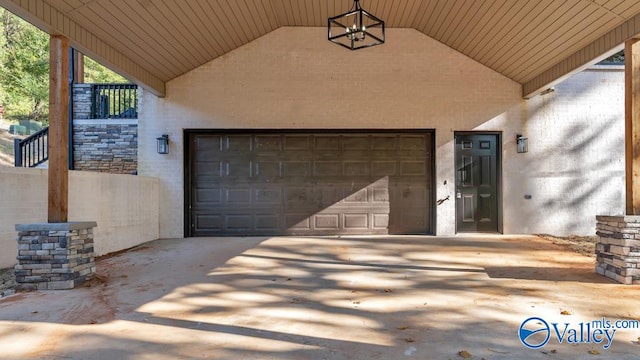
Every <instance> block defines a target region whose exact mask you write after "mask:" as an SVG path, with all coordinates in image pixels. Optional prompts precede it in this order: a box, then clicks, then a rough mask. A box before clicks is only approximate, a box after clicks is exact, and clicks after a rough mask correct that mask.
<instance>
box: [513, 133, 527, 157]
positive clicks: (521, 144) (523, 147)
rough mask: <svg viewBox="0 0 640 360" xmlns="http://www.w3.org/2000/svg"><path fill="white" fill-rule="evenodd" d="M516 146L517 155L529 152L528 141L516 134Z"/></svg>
mask: <svg viewBox="0 0 640 360" xmlns="http://www.w3.org/2000/svg"><path fill="white" fill-rule="evenodd" d="M516 144H517V146H518V153H520V154H523V153H526V152H528V151H529V139H528V138H526V137H524V136H522V135H520V134H518V135H516Z"/></svg>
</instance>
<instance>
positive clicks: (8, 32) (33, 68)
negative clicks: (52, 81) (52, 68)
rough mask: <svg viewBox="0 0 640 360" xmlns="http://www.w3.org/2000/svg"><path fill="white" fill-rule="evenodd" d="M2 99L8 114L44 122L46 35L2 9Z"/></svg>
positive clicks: (47, 90)
mask: <svg viewBox="0 0 640 360" xmlns="http://www.w3.org/2000/svg"><path fill="white" fill-rule="evenodd" d="M0 25H1V26H2V41H0V43H1V45H2V53H1V54H0V84H1V85H0V89H1V90H2V96H1V100H2V102H3V104H4V106H5V115H6V117H7V118H14V119H16V118H26V119H33V120H39V121H44V122H47V118H48V113H49V87H48V84H49V36H48V35H47V34H46V33H44V32H42V31H40V30H39V29H37V28H36V27H34V26H32V25H31V24H29V23H27V22H25V21H24V20H22V19H20V18H18V17H17V16H15V15H13V14H11V13H10V12H9V11H7V10H4V9H2V10H1V12H0Z"/></svg>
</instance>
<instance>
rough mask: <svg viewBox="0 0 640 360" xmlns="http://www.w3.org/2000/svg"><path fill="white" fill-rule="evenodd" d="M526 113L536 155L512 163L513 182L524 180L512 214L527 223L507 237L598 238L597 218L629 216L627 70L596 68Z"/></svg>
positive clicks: (508, 166) (517, 185) (513, 188)
mask: <svg viewBox="0 0 640 360" xmlns="http://www.w3.org/2000/svg"><path fill="white" fill-rule="evenodd" d="M526 105H527V106H526V107H524V108H523V111H525V112H526V115H525V116H523V118H525V119H526V120H525V122H524V130H523V131H524V132H523V134H524V135H525V136H527V137H528V138H529V152H528V153H527V154H515V155H514V156H513V157H511V158H509V159H508V160H509V161H507V162H506V163H505V178H509V179H515V180H517V181H509V182H507V186H506V187H505V207H507V206H508V207H509V208H511V209H513V210H512V211H514V212H515V213H516V214H518V215H519V216H510V217H508V218H505V221H507V219H508V227H507V226H506V225H507V224H506V223H505V229H507V228H508V229H513V230H512V231H517V232H522V233H551V234H558V235H569V234H585V235H595V226H596V222H595V220H594V218H595V216H596V215H622V214H623V213H624V207H625V200H624V196H625V191H624V190H625V178H624V176H625V175H624V70H623V69H622V67H619V68H618V69H617V70H616V69H610V70H603V68H599V69H598V68H597V67H595V68H593V69H590V70H587V71H584V72H581V73H579V74H576V75H574V76H573V77H571V78H569V79H568V80H566V81H564V82H562V83H560V84H559V85H557V86H556V87H555V92H552V93H550V94H547V95H542V96H538V97H535V98H533V99H531V100H529V101H528V102H527V104H526ZM507 140H509V141H510V142H511V144H509V145H508V147H510V148H513V147H515V138H509V139H507ZM525 194H529V195H532V199H531V200H526V199H524V195H525Z"/></svg>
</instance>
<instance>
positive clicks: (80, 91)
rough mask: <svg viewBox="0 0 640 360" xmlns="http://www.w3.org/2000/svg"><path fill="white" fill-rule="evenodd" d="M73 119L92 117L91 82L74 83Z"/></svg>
mask: <svg viewBox="0 0 640 360" xmlns="http://www.w3.org/2000/svg"><path fill="white" fill-rule="evenodd" d="M71 91H72V92H73V120H77V119H90V118H91V96H92V95H93V94H92V85H91V84H73V88H72V90H71Z"/></svg>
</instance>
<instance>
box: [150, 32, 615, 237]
mask: <svg viewBox="0 0 640 360" xmlns="http://www.w3.org/2000/svg"><path fill="white" fill-rule="evenodd" d="M557 93H560V87H559V90H558V92H557ZM551 96H555V95H551ZM574 101H575V100H574ZM539 102H543V103H542V104H543V105H544V100H543V99H537V98H536V99H534V100H533V101H530V102H526V101H525V100H523V99H522V98H521V87H520V85H519V84H517V83H515V82H513V81H511V80H509V79H507V78H505V77H504V76H502V75H500V74H498V73H496V72H494V71H492V70H491V69H488V68H486V67H484V66H482V65H480V64H478V63H476V62H475V61H473V60H471V59H470V58H467V57H465V56H463V55H461V54H460V53H458V52H456V51H454V50H452V49H451V48H448V47H446V46H444V45H442V44H441V43H439V42H437V41H435V40H433V39H431V38H429V37H427V36H425V35H423V34H421V33H419V32H418V31H415V30H411V29H389V30H388V34H387V43H386V44H384V45H382V46H377V47H373V48H370V49H366V50H360V51H355V52H351V51H348V50H345V49H343V48H341V47H338V46H336V45H334V44H331V43H330V42H328V41H327V40H326V30H325V29H324V28H280V29H278V30H276V31H274V32H272V33H270V34H268V35H266V36H264V37H261V38H259V39H257V40H255V41H253V42H251V43H249V44H247V45H246V46H243V47H241V48H239V49H237V50H235V51H232V52H231V53H228V54H226V55H224V56H222V57H220V58H218V59H216V60H214V61H212V62H210V63H207V64H205V65H203V66H201V67H199V68H197V69H195V70H193V71H191V72H189V73H186V74H184V75H183V76H181V77H179V78H177V79H175V80H173V81H171V82H169V83H168V84H167V96H166V97H165V98H156V97H155V96H153V95H151V94H149V93H147V92H145V93H144V94H143V95H142V101H141V105H142V106H141V109H140V112H139V114H140V122H139V173H140V174H141V175H147V176H154V177H158V178H160V193H161V199H160V206H161V209H162V210H161V215H160V216H161V219H160V236H161V237H180V236H182V235H183V229H184V223H183V216H184V215H183V207H184V203H183V196H184V184H183V156H184V153H183V149H184V144H183V142H182V134H183V130H184V129H197V128H206V129H231V128H240V129H261V128H264V129H266V128H282V129H322V128H324V129H346V128H349V129H411V128H424V129H435V130H436V155H437V156H436V167H437V173H436V184H435V186H436V192H437V199H444V198H446V197H447V196H449V198H450V199H451V200H449V201H446V202H444V203H443V204H442V205H440V206H438V208H437V233H438V234H442V235H444V234H453V233H454V232H455V207H454V198H455V187H454V181H455V179H454V166H453V155H454V143H453V136H454V131H466V130H487V131H489V130H491V131H502V132H503V142H504V144H503V149H504V150H503V157H504V159H503V163H504V164H505V169H504V186H503V188H504V194H505V196H504V202H503V204H504V230H505V232H508V233H518V232H539V231H538V230H537V229H550V230H555V231H549V232H556V233H562V232H564V227H563V225H562V224H555V225H553V226H551V227H548V226H546V225H541V224H546V223H547V222H548V216H544V217H540V218H535V217H534V216H533V215H531V213H530V212H531V211H532V206H533V204H536V202H535V201H529V202H527V203H525V202H524V201H523V200H521V199H522V198H523V196H524V193H525V192H530V191H529V188H527V187H525V186H524V184H528V185H530V186H535V182H533V181H532V180H531V177H530V173H531V169H530V167H531V166H533V165H531V164H532V163H534V162H537V163H544V162H545V161H546V160H539V159H537V158H536V154H540V153H538V150H537V149H538V148H539V146H542V145H541V142H540V141H539V140H540V138H541V137H540V136H538V132H539V131H541V130H540V129H541V127H544V126H543V124H544V121H543V120H537V119H538V116H541V113H540V112H539V111H538V109H543V108H544V106H542V105H539ZM547 105H548V104H547ZM548 111H551V112H557V111H560V112H562V111H566V109H565V108H563V107H556V106H555V105H554V106H553V108H552V109H550V110H548ZM591 114H593V110H592V111H591V112H590V113H589V116H591ZM528 117H529V118H531V120H527V118H528ZM579 120H580V121H582V120H587V121H590V118H582V119H579ZM536 124H537V125H536ZM581 124H582V125H578V126H582V127H587V125H586V124H585V123H581ZM554 126H555V125H554V124H551V126H550V127H549V130H547V133H548V135H549V136H551V137H553V138H554V139H555V138H557V137H558V136H560V135H561V133H559V132H557V131H555V130H554ZM563 126H565V125H563ZM165 133H166V134H169V136H170V140H171V145H170V148H171V152H170V154H169V155H159V154H157V153H156V150H155V147H156V140H155V139H156V137H158V136H160V135H161V134H165ZM516 133H524V134H526V135H528V136H529V138H530V140H529V141H530V144H531V145H530V147H531V148H532V150H531V152H530V153H529V154H525V155H521V154H515V143H514V138H515V134H516ZM585 136H586V135H585ZM541 141H546V140H541ZM534 159H535V161H534ZM560 161H561V160H560ZM536 166H537V165H536ZM584 174H585V175H586V174H587V173H584ZM541 176H542V177H544V175H541ZM580 176H581V175H580ZM445 182H446V184H445ZM547 185H548V184H543V185H542V186H544V187H545V188H543V189H539V188H536V190H537V191H539V192H537V193H536V194H535V195H534V199H533V200H536V201H537V200H538V199H541V198H543V196H542V195H540V194H541V193H544V194H546V195H545V196H548V197H552V198H557V197H559V196H560V195H559V194H558V191H557V189H555V188H548V187H547ZM607 186H617V184H615V181H613V182H612V183H609V184H607ZM616 191H617V190H616ZM605 193H607V194H609V195H607V196H610V193H611V192H610V191H605ZM614 193H615V191H614ZM611 196H612V197H613V198H615V199H616V201H617V196H614V195H611ZM576 200H580V199H579V198H576ZM576 208H580V206H577V207H576ZM556 210H557V209H556ZM591 210H593V209H591V208H590V209H589V211H591ZM566 211H567V210H560V211H559V213H563V212H566ZM571 211H572V212H573V211H574V210H571ZM575 211H577V212H578V213H579V215H580V216H586V217H588V218H589V220H590V221H591V222H592V223H593V224H595V221H594V220H593V219H594V216H595V213H593V214H586V213H582V212H581V211H583V210H575ZM572 214H573V213H572ZM546 215H548V213H546ZM575 215H576V216H578V215H577V214H575ZM592 227H593V226H592ZM580 230H581V229H580V228H576V232H579V231H580Z"/></svg>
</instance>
